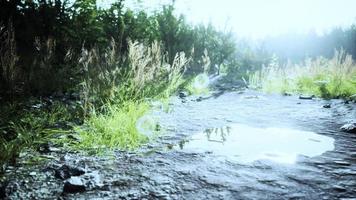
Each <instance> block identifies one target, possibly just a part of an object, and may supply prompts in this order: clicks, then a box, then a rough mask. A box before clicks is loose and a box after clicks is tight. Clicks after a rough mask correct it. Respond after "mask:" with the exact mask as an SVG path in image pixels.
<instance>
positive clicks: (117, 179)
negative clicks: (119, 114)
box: [0, 91, 356, 199]
mask: <svg viewBox="0 0 356 200" xmlns="http://www.w3.org/2000/svg"><path fill="white" fill-rule="evenodd" d="M197 99H200V100H199V101H196V100H197ZM183 102H184V103H183ZM326 104H329V105H330V108H325V107H324V105H326ZM147 117H148V118H152V119H153V118H154V119H155V120H157V121H158V122H159V125H160V127H161V128H162V132H164V133H165V134H163V135H161V136H159V137H158V138H157V139H156V140H154V141H152V142H150V143H149V144H147V145H145V146H143V147H142V148H141V149H139V150H138V151H136V152H124V151H117V152H115V154H114V156H111V157H96V156H81V155H80V154H78V153H75V152H72V153H70V152H69V153H68V152H66V153H64V152H61V151H59V152H51V153H49V154H48V155H47V156H48V157H51V158H52V159H51V160H50V161H49V162H44V163H43V164H41V165H39V166H21V165H20V166H17V167H10V168H8V169H7V173H6V174H7V175H6V176H7V181H6V182H4V183H3V184H2V185H1V187H0V191H2V193H4V194H5V195H0V197H1V196H6V197H4V198H5V199H342V198H343V199H352V198H356V135H355V134H352V133H346V132H342V131H340V127H341V126H342V125H343V124H345V123H348V122H349V121H351V120H353V119H356V106H355V104H344V102H343V101H342V100H330V101H326V100H320V99H312V100H301V99H299V98H298V97H296V96H279V95H267V94H261V93H258V92H253V91H244V92H228V93H219V94H218V95H208V96H203V97H201V98H198V97H187V98H186V99H184V101H182V99H181V98H179V97H176V98H173V99H172V101H171V104H170V107H169V109H168V112H167V109H164V108H162V106H160V105H155V108H154V110H153V111H152V112H151V113H150V114H148V116H147ZM236 124H239V125H240V127H241V126H243V127H250V128H252V129H254V130H255V129H257V130H266V129H270V128H277V129H279V130H293V131H297V133H300V132H302V134H306V135H307V136H306V137H305V138H306V139H307V140H308V139H310V140H308V143H307V144H308V145H309V146H308V148H309V149H312V150H313V153H312V154H310V153H308V152H309V151H308V152H307V153H306V152H305V151H304V150H305V146H303V145H305V140H304V139H303V140H302V141H303V142H300V141H299V139H298V138H295V137H293V136H291V135H288V133H286V134H287V135H288V137H292V138H291V139H290V140H289V142H290V146H291V147H292V146H293V145H294V146H296V147H295V148H294V149H293V150H290V148H288V147H284V148H279V149H278V148H277V150H278V151H277V150H275V149H274V150H275V151H277V156H276V155H273V154H276V152H275V151H273V152H271V150H270V148H269V150H265V149H262V150H261V149H259V152H260V153H261V152H263V153H266V152H267V157H266V156H264V157H258V156H257V157H256V158H254V159H244V160H241V159H236V157H239V156H240V157H241V156H242V157H245V158H249V157H252V155H250V154H247V153H243V152H249V151H248V145H246V147H244V148H245V149H244V150H243V151H236V150H234V148H236V149H238V147H239V146H238V143H232V144H231V143H229V141H232V140H231V137H232V136H231V135H234V132H231V133H229V134H228V135H225V136H224V137H225V140H224V139H222V138H221V137H222V136H221V133H219V134H217V137H218V139H215V140H218V141H220V142H222V143H220V145H224V144H225V146H226V145H227V146H228V147H227V148H226V147H225V146H224V147H221V148H219V146H217V147H214V148H210V146H209V143H206V142H207V138H205V137H200V136H204V134H202V133H203V132H204V131H205V130H206V129H209V130H211V129H213V130H214V129H216V128H218V129H220V128H222V129H226V127H234V126H236ZM249 131H251V129H250V130H248V129H247V130H245V131H241V130H240V131H239V133H243V134H245V135H246V134H247V135H248V132H249ZM272 132H275V131H272ZM287 132H288V131H287ZM225 133H226V132H225ZM225 133H224V134H225ZM297 133H294V134H297ZM199 134H200V136H199ZM251 134H253V133H251ZM260 134H263V133H262V132H261V133H260ZM266 134H268V133H266ZM280 134H281V135H282V136H283V131H281V133H280ZM257 136H258V135H256V137H257ZM261 137H262V136H261ZM264 137H265V136H264ZM271 137H274V136H273V134H272V135H271ZM229 138H230V139H229ZM232 138H234V137H232ZM303 138H304V137H303ZM235 139H236V138H235ZM256 140H259V141H260V142H258V143H256V144H254V145H250V146H251V152H253V150H252V148H254V149H256V147H258V148H261V146H264V143H263V142H264V141H266V140H267V139H261V138H256ZM324 140H326V142H328V146H327V148H324V147H325V146H323V145H320V143H323V141H324ZM194 141H195V142H194ZM196 141H198V142H196ZM267 141H268V142H271V141H273V140H271V141H269V140H267ZM275 141H276V146H278V145H279V144H280V143H281V141H279V140H277V139H276V140H275ZM284 142H285V141H284ZM203 144H204V145H203ZM313 144H315V149H313ZM234 145H237V146H234ZM269 145H270V146H273V143H272V145H271V144H269ZM284 146H288V144H285V145H284ZM281 149H282V150H281ZM286 149H287V150H286ZM295 149H296V150H295ZM226 151H229V152H233V153H229V154H227V153H225V152H226ZM236 152H237V153H236ZM241 152H242V153H241ZM281 152H282V153H284V154H283V155H285V154H288V155H289V154H292V155H293V159H292V161H291V162H279V159H269V158H275V157H278V156H279V157H280V155H278V153H281ZM315 152H316V153H315ZM236 155H237V156H236ZM249 155H250V156H249ZM253 155H255V154H253ZM268 155H269V157H268ZM63 166H71V167H63ZM63 168H65V169H72V168H78V169H80V170H83V171H84V174H82V173H80V175H78V176H74V177H78V178H79V179H80V180H77V179H76V183H78V182H79V183H78V184H82V186H83V187H84V188H85V190H80V191H78V193H69V192H63V187H64V185H65V184H66V181H68V180H62V179H60V178H56V176H55V174H56V173H57V174H58V170H60V169H63ZM74 171H75V169H74ZM67 174H71V173H70V172H68V173H67ZM67 178H68V177H67ZM82 186H80V188H81V189H83V187H82Z"/></svg>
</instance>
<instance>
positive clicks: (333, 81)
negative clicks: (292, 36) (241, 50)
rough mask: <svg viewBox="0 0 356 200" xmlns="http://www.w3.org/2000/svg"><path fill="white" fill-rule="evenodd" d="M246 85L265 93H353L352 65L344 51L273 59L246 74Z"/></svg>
mask: <svg viewBox="0 0 356 200" xmlns="http://www.w3.org/2000/svg"><path fill="white" fill-rule="evenodd" d="M250 85H251V86H253V87H256V88H259V89H262V90H263V91H266V92H280V93H285V92H290V93H298V94H313V95H317V96H319V97H323V98H339V97H349V96H350V95H353V94H356V64H355V63H354V61H353V59H352V57H351V56H350V55H347V54H346V53H345V52H344V51H342V50H341V51H335V54H334V57H333V58H331V59H326V58H323V57H319V58H316V59H306V60H305V61H304V62H303V63H301V64H292V63H288V64H287V65H285V66H280V65H279V64H278V60H277V59H273V60H272V62H271V63H270V65H268V66H266V67H263V68H262V70H260V71H258V72H255V73H254V74H252V75H251V76H250Z"/></svg>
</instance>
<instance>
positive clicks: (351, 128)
mask: <svg viewBox="0 0 356 200" xmlns="http://www.w3.org/2000/svg"><path fill="white" fill-rule="evenodd" d="M340 129H341V130H342V131H344V132H347V133H356V122H352V123H348V124H345V125H343V126H342V127H341V128H340Z"/></svg>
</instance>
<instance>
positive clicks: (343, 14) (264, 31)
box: [99, 0, 356, 38]
mask: <svg viewBox="0 0 356 200" xmlns="http://www.w3.org/2000/svg"><path fill="white" fill-rule="evenodd" d="M99 2H100V1H99ZM101 2H105V3H108V2H109V1H103V0H101ZM131 2H132V1H131ZM169 2H171V0H150V1H149V3H148V2H147V1H146V2H143V1H142V4H143V5H144V6H145V7H146V8H150V7H151V8H152V7H157V5H159V4H164V3H169ZM127 3H129V1H128V2H127ZM355 8H356V1H355V0H268V1H266V0H248V1H247V0H219V1H217V0H176V11H177V14H184V15H185V16H186V19H187V20H188V21H189V22H191V23H194V24H197V23H204V24H208V23H212V24H213V25H214V26H216V27H218V28H219V29H225V28H227V29H229V30H230V29H231V30H232V31H234V32H235V33H236V34H237V35H238V36H241V37H249V38H262V37H265V36H277V35H280V34H284V33H290V32H300V33H307V32H310V31H315V32H316V33H319V34H320V33H323V32H325V31H328V30H330V29H331V28H333V27H336V26H340V27H346V26H349V25H351V24H352V23H353V22H356V12H355Z"/></svg>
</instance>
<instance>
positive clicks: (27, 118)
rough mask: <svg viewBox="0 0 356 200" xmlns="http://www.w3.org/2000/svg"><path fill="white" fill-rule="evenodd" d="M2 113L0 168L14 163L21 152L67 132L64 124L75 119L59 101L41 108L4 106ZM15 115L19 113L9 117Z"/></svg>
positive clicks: (0, 124)
mask: <svg viewBox="0 0 356 200" xmlns="http://www.w3.org/2000/svg"><path fill="white" fill-rule="evenodd" d="M17 104H18V103H17ZM38 105H39V106H42V105H43V104H42V103H39V104H38ZM1 110H2V111H3V112H4V113H1V116H2V117H3V121H2V120H1V121H0V133H1V134H0V150H1V152H2V153H1V154H0V166H3V165H4V164H5V163H7V162H10V163H12V164H15V163H16V158H17V157H18V155H19V154H20V153H21V151H23V149H25V148H32V149H37V148H38V147H39V146H40V145H41V144H44V143H47V142H49V141H50V140H51V139H52V138H53V136H54V135H56V134H57V133H63V132H66V130H65V129H66V127H64V125H65V124H67V123H68V121H71V120H72V119H73V117H74V116H75V115H74V114H73V113H71V112H70V111H69V109H68V107H67V106H65V105H64V104H62V103H58V102H55V103H54V104H53V105H51V106H49V107H46V108H42V109H39V108H31V109H27V108H23V107H22V106H21V107H19V106H13V105H6V106H3V107H2V108H1ZM15 112H18V114H17V115H11V114H10V113H12V114H14V113H15ZM63 124H64V125H63ZM0 171H1V170H0Z"/></svg>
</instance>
